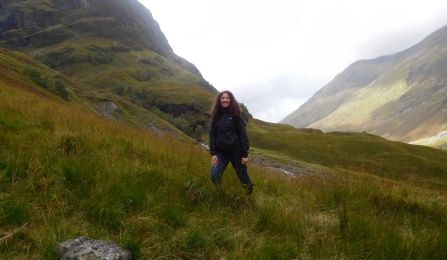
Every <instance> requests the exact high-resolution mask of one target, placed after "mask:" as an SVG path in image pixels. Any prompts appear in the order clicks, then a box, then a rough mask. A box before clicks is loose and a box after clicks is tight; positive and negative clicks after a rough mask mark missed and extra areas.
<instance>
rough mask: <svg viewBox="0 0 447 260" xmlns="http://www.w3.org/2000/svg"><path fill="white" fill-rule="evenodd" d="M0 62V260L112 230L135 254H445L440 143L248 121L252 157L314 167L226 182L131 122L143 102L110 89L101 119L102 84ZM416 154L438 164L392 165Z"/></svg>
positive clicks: (188, 144)
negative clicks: (248, 190)
mask: <svg viewBox="0 0 447 260" xmlns="http://www.w3.org/2000/svg"><path fill="white" fill-rule="evenodd" d="M0 59H1V61H2V66H1V67H0V146H1V148H2V149H1V150H0V255H2V257H5V258H6V259H54V258H55V257H56V247H57V245H58V243H60V242H62V241H65V240H68V239H73V238H76V237H79V236H89V237H92V238H94V239H105V240H113V241H116V242H117V243H119V244H121V245H123V246H125V247H126V248H128V249H129V250H131V251H132V253H133V256H134V257H135V258H136V259H155V258H157V259H178V258H180V259H220V258H222V257H223V256H225V257H226V258H227V259H252V258H254V259H294V258H298V259H300V258H311V259H328V258H331V259H333V258H340V259H360V258H363V259H442V258H446V257H447V232H446V230H447V223H446V219H447V202H446V195H447V194H446V189H445V185H446V182H447V179H446V175H445V172H443V171H442V170H441V167H442V165H443V164H442V161H439V157H441V156H445V155H446V154H445V153H444V152H442V151H439V150H435V149H431V148H426V147H418V146H410V145H406V144H401V143H395V142H389V141H386V140H384V139H382V138H378V137H375V136H371V135H366V134H360V133H352V134H346V133H343V134H341V133H331V134H322V133H321V132H319V131H317V130H310V129H301V130H300V129H294V128H292V127H290V126H284V125H276V124H268V123H263V122H260V121H257V120H251V121H250V122H249V124H248V134H249V136H250V138H251V140H252V145H253V150H254V155H253V157H254V159H255V158H256V157H260V156H262V157H264V158H268V159H269V160H270V161H271V162H277V163H278V165H287V164H289V163H298V162H299V163H305V162H307V164H306V165H307V167H308V168H307V172H301V171H297V172H295V174H297V176H298V177H292V176H289V175H285V174H283V173H282V172H280V171H279V170H277V169H274V168H270V167H262V166H260V165H257V164H251V165H250V168H249V169H250V172H251V175H252V178H253V180H254V182H255V183H256V184H257V186H255V192H254V194H253V195H252V196H246V195H245V194H244V192H243V189H242V187H241V186H240V184H239V182H238V180H237V178H236V177H235V174H234V172H233V171H232V170H231V169H229V170H228V171H227V172H226V175H225V177H224V184H223V186H222V187H215V186H213V185H212V184H211V182H210V181H209V176H208V175H209V155H208V153H207V151H206V150H204V149H203V148H202V147H201V146H200V145H198V144H196V143H195V142H193V141H192V139H189V138H187V137H185V136H182V135H181V134H180V133H179V132H175V131H174V130H173V129H170V128H163V127H167V125H168V124H167V123H166V122H165V123H163V120H161V119H158V120H159V122H158V123H154V124H156V125H157V127H158V128H157V129H165V130H164V131H161V132H159V133H158V132H157V131H149V132H148V131H147V130H148V129H145V128H142V125H141V124H137V123H134V124H132V123H131V122H134V121H136V120H134V119H135V118H138V115H141V114H138V113H140V112H139V110H138V109H137V107H135V106H132V105H131V104H127V105H126V103H125V102H124V101H123V102H122V103H119V102H118V101H119V99H118V98H117V97H116V99H115V102H116V103H117V104H119V105H120V106H122V107H123V108H122V111H124V112H123V113H122V114H121V116H123V117H126V118H127V120H122V122H129V123H127V124H123V123H118V122H113V121H110V120H106V119H104V118H103V116H102V115H100V114H98V113H97V112H96V111H97V110H95V109H92V107H93V106H94V104H88V102H86V100H87V101H88V100H95V99H94V97H96V98H97V100H102V99H103V97H102V96H100V94H101V93H98V92H93V93H91V92H89V91H88V89H87V90H86V89H84V88H85V87H82V86H79V85H75V84H73V83H72V82H71V81H70V80H69V79H68V78H66V77H64V76H62V75H60V74H58V75H59V76H60V78H61V80H63V83H64V86H65V89H66V90H67V91H68V93H69V94H70V96H69V101H65V100H64V99H63V98H61V97H60V96H59V95H57V93H56V94H54V93H53V92H52V91H51V90H50V89H48V88H45V87H44V86H42V85H41V84H40V83H38V81H37V82H36V80H34V77H32V76H31V77H30V76H29V73H28V70H29V69H30V68H32V70H33V71H40V72H41V74H39V75H41V76H42V78H45V79H47V80H48V81H52V80H54V79H53V78H52V75H55V74H54V73H53V71H52V70H50V69H49V68H46V67H43V66H41V65H39V64H38V63H37V62H35V61H32V60H29V59H27V58H26V56H24V55H21V54H19V53H15V52H10V51H7V50H2V55H0ZM91 95H93V96H91ZM102 95H105V96H107V94H104V93H103V94H102ZM85 97H89V98H85ZM144 115H146V116H150V114H149V113H148V114H144ZM152 116H153V118H151V120H153V122H156V117H155V116H154V115H152ZM166 133H170V134H166ZM367 147H369V148H371V149H367ZM380 158H381V159H380ZM409 158H410V159H409ZM377 159H380V160H379V161H376V160H377ZM413 159H419V160H420V161H425V162H427V163H428V164H429V163H433V164H434V166H433V167H434V168H436V167H437V168H438V170H439V174H438V175H437V176H433V175H432V173H431V172H430V170H426V169H425V167H423V166H421V165H418V164H419V163H420V162H418V163H415V164H414V166H412V167H407V168H405V171H402V172H401V174H400V175H399V167H402V166H403V165H406V164H410V165H412V163H413ZM400 161H402V163H399V162H400ZM393 162H396V164H393ZM382 164H383V165H388V167H386V168H381V169H382V171H381V172H380V174H379V173H377V172H376V167H378V166H380V165H382ZM318 165H324V166H326V167H322V166H318ZM442 169H445V167H444V168H442ZM370 173H375V174H377V175H381V176H382V177H378V176H375V175H372V174H370ZM387 174H390V176H392V177H393V180H391V179H390V178H388V177H389V176H387ZM426 174H427V176H425V175H426ZM411 176H413V177H414V178H416V179H418V180H419V181H414V180H415V179H412V178H410V177H411ZM424 176H425V177H427V178H424ZM433 179H436V181H437V182H438V185H434V184H435V183H434V182H433V181H432V180H433ZM421 180H422V181H421ZM424 180H426V181H427V182H426V183H424Z"/></svg>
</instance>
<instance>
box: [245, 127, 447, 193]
mask: <svg viewBox="0 0 447 260" xmlns="http://www.w3.org/2000/svg"><path fill="white" fill-rule="evenodd" d="M248 133H249V137H250V140H251V145H252V147H254V149H253V150H254V151H255V152H258V153H261V154H263V155H265V156H267V157H269V158H275V159H277V160H278V159H280V160H282V161H284V162H285V163H291V162H294V161H304V162H306V163H310V164H315V165H322V166H326V167H329V168H332V169H334V168H336V169H337V168H338V169H346V170H350V171H356V172H363V173H370V174H374V175H377V176H381V177H385V178H389V179H394V180H405V181H407V182H413V183H416V184H417V185H427V186H430V187H432V188H438V189H441V190H444V189H445V188H446V187H447V178H446V177H447V160H446V159H445V158H447V152H446V151H443V150H439V149H433V148H430V147H426V146H416V145H409V144H405V143H400V142H391V141H388V140H386V139H384V138H381V137H378V136H374V135H371V134H366V133H356V132H352V133H343V132H329V133H322V132H321V131H316V130H310V129H296V128H293V127H291V126H287V125H280V124H269V123H265V122H262V121H259V120H252V121H251V123H250V124H249V125H248Z"/></svg>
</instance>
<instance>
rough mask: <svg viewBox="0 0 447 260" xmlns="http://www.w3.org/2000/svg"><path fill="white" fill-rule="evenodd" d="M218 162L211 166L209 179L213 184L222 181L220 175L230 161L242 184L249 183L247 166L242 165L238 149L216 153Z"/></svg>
mask: <svg viewBox="0 0 447 260" xmlns="http://www.w3.org/2000/svg"><path fill="white" fill-rule="evenodd" d="M217 160H218V164H217V166H215V167H211V181H212V182H213V183H215V184H220V183H222V176H223V173H224V171H225V169H226V168H227V166H228V163H229V162H231V165H232V166H233V169H234V171H235V172H236V174H237V177H238V178H239V181H240V182H241V183H242V184H251V179H250V176H248V171H247V166H246V165H242V162H241V161H242V154H241V152H240V151H239V150H235V151H233V152H231V153H228V154H224V153H219V152H218V153H217Z"/></svg>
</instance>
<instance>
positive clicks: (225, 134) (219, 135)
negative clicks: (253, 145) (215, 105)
mask: <svg viewBox="0 0 447 260" xmlns="http://www.w3.org/2000/svg"><path fill="white" fill-rule="evenodd" d="M235 149H240V151H241V154H242V157H243V158H245V157H247V156H248V149H249V141H248V137H247V131H246V129H245V122H244V120H243V118H242V116H239V117H233V116H232V115H231V113H230V111H229V110H228V109H224V110H223V111H222V114H221V115H220V116H219V117H218V118H217V119H216V120H215V121H213V122H211V127H210V153H211V155H216V153H217V152H221V153H230V152H232V151H234V150H235Z"/></svg>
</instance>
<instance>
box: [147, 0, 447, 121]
mask: <svg viewBox="0 0 447 260" xmlns="http://www.w3.org/2000/svg"><path fill="white" fill-rule="evenodd" d="M139 1H140V2H141V3H143V4H144V5H145V6H146V7H147V8H148V9H149V10H150V11H151V13H152V15H153V17H154V19H155V20H156V21H157V22H158V23H159V24H160V27H161V30H162V31H163V33H164V34H165V35H166V37H167V38H168V41H169V44H170V45H171V47H172V48H173V49H174V52H175V53H176V54H177V55H179V56H181V57H183V58H185V59H186V60H188V61H190V62H191V63H193V64H194V65H196V67H197V68H198V69H199V70H200V72H201V73H202V75H203V77H204V78H205V79H206V80H207V81H209V82H210V83H211V84H212V85H213V86H214V87H215V88H216V89H218V90H219V91H222V90H230V91H232V92H233V93H234V95H235V96H236V99H237V100H238V101H239V102H241V103H244V104H245V105H246V106H247V107H248V109H249V111H250V113H251V114H252V115H253V116H254V117H255V118H257V119H261V120H264V121H268V122H273V123H277V122H279V121H280V120H282V119H283V118H284V117H286V116H287V115H289V114H290V113H292V112H293V111H295V110H296V109H298V107H299V106H300V105H302V104H303V103H304V102H306V101H307V100H308V99H309V98H311V97H312V95H313V94H314V93H315V92H316V91H318V90H319V89H321V88H322V87H324V86H325V85H326V84H327V83H328V82H329V81H331V80H332V79H333V78H334V77H335V76H336V75H337V74H338V73H340V72H342V71H343V70H344V69H345V68H346V67H347V66H349V65H350V64H351V63H353V62H355V61H357V60H360V59H373V58H377V57H378V56H383V55H388V54H393V53H396V52H400V51H402V50H405V49H407V48H409V47H411V46H413V45H415V44H416V43H418V42H420V41H421V40H422V39H423V38H425V37H426V36H428V35H429V34H431V33H432V32H434V31H436V30H437V29H439V28H441V27H442V26H444V25H447V1H445V0H444V1H436V0H425V1H421V0H418V1H414V0H375V1H360V0H339V1H337V0H312V1H310V0H307V1H305V0H225V1H224V0H188V1H186V0H139Z"/></svg>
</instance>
